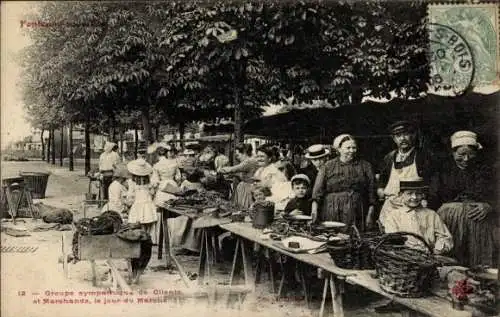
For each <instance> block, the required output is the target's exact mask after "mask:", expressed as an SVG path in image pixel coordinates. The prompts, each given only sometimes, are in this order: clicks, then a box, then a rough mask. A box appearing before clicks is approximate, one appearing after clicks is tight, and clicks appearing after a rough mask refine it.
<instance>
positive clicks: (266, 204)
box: [253, 201, 274, 229]
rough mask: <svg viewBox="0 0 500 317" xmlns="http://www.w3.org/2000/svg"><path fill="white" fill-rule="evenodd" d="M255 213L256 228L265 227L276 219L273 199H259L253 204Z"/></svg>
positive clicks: (254, 223)
mask: <svg viewBox="0 0 500 317" xmlns="http://www.w3.org/2000/svg"><path fill="white" fill-rule="evenodd" d="M253 208H254V211H255V215H254V217H253V227H254V228H260V229H262V228H265V227H267V226H269V225H270V224H271V223H272V222H273V220H274V203H273V202H271V201H258V202H255V203H254V205H253Z"/></svg>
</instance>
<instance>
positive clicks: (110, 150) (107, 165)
mask: <svg viewBox="0 0 500 317" xmlns="http://www.w3.org/2000/svg"><path fill="white" fill-rule="evenodd" d="M115 147H117V145H116V143H113V142H106V143H105V144H104V152H103V153H102V154H101V155H100V156H99V172H100V173H101V174H102V191H103V197H104V199H105V200H108V199H109V185H111V182H112V181H113V169H114V168H115V167H116V165H118V164H119V163H120V162H121V158H120V155H118V153H117V152H116V151H114V148H115Z"/></svg>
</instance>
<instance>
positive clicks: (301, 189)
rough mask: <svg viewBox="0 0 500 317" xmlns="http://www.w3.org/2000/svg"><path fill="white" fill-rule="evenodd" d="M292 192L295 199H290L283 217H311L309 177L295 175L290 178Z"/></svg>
mask: <svg viewBox="0 0 500 317" xmlns="http://www.w3.org/2000/svg"><path fill="white" fill-rule="evenodd" d="M291 182H292V190H293V193H294V194H295V197H294V198H292V199H291V200H290V201H289V202H288V203H287V204H286V207H285V210H284V214H285V215H293V216H295V215H307V216H309V215H311V204H312V201H311V196H310V190H309V189H310V186H311V181H310V180H309V177H307V175H304V174H297V175H295V176H294V177H292V180H291Z"/></svg>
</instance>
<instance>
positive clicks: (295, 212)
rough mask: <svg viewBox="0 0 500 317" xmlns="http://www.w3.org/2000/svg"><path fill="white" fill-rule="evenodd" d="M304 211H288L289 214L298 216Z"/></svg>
mask: <svg viewBox="0 0 500 317" xmlns="http://www.w3.org/2000/svg"><path fill="white" fill-rule="evenodd" d="M303 214H304V213H303V212H302V211H300V210H298V209H294V210H292V211H291V212H290V216H299V215H303Z"/></svg>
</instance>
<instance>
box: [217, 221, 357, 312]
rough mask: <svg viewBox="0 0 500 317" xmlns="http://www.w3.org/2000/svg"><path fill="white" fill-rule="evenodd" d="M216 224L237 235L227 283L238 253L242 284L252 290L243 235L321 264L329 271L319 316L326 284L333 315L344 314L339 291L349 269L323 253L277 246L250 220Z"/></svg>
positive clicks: (349, 272)
mask: <svg viewBox="0 0 500 317" xmlns="http://www.w3.org/2000/svg"><path fill="white" fill-rule="evenodd" d="M220 227H221V228H222V229H224V230H227V231H230V232H232V233H234V234H235V235H237V236H238V240H237V242H236V248H235V251H234V257H233V266H232V270H231V278H230V285H232V284H233V281H234V275H235V269H236V263H237V261H238V258H239V257H238V256H239V255H240V254H241V258H242V260H243V272H244V275H245V284H246V286H247V287H249V288H251V289H252V290H255V280H254V277H253V272H252V266H251V265H252V263H251V260H250V255H249V254H248V250H247V249H246V248H245V245H244V242H243V240H242V238H243V239H247V240H250V241H253V242H256V243H258V244H260V245H262V246H264V247H266V248H269V249H272V250H274V251H277V252H279V253H281V254H283V255H286V256H288V257H290V258H292V259H294V260H297V261H300V262H303V263H307V264H310V265H312V266H315V267H318V268H321V269H323V270H325V271H327V272H329V273H330V274H325V275H324V290H323V298H322V302H321V307H322V308H321V311H320V316H322V314H323V311H324V305H325V302H326V298H327V295H328V292H327V290H328V287H330V296H331V297H332V306H333V307H332V308H333V311H334V313H335V316H340V317H342V316H344V310H343V304H342V292H343V290H344V287H343V284H344V280H345V278H346V277H347V276H349V275H353V274H356V272H354V271H352V270H344V269H341V268H339V267H337V266H336V265H335V264H334V263H333V261H332V260H331V258H330V256H329V255H328V254H327V253H318V254H309V253H292V252H289V251H287V250H285V249H283V248H281V247H280V246H279V245H280V243H279V242H277V241H273V240H270V239H267V238H263V237H262V230H260V229H255V228H253V227H252V224H251V223H242V222H235V223H230V224H226V225H221V226H220Z"/></svg>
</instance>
